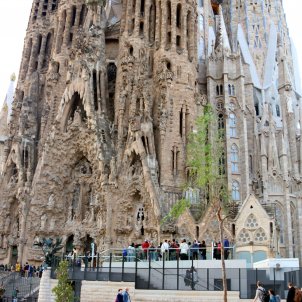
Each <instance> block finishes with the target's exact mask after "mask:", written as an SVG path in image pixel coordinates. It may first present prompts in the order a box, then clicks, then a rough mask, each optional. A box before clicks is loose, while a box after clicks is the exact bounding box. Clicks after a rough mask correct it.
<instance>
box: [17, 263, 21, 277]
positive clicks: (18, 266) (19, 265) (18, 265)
mask: <svg viewBox="0 0 302 302" xmlns="http://www.w3.org/2000/svg"><path fill="white" fill-rule="evenodd" d="M16 272H17V273H18V274H21V264H20V263H19V262H17V263H16Z"/></svg>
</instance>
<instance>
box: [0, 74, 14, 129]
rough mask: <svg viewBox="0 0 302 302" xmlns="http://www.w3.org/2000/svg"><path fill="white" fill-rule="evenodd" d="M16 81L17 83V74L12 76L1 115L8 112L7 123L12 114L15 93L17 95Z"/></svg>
mask: <svg viewBox="0 0 302 302" xmlns="http://www.w3.org/2000/svg"><path fill="white" fill-rule="evenodd" d="M15 81H16V75H15V73H13V74H12V75H11V76H10V83H9V86H8V90H7V93H6V96H5V99H4V102H3V105H2V109H1V114H2V111H7V113H6V115H7V123H8V122H9V119H10V115H11V112H12V105H13V100H14V93H15Z"/></svg>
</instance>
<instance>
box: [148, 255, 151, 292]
mask: <svg viewBox="0 0 302 302" xmlns="http://www.w3.org/2000/svg"><path fill="white" fill-rule="evenodd" d="M150 279H151V257H150V255H149V270H148V289H150Z"/></svg>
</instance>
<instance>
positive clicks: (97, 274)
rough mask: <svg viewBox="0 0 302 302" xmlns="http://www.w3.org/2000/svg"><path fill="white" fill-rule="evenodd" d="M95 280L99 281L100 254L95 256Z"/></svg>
mask: <svg viewBox="0 0 302 302" xmlns="http://www.w3.org/2000/svg"><path fill="white" fill-rule="evenodd" d="M96 262H97V263H96V280H98V279H99V265H100V253H98V254H97V260H96Z"/></svg>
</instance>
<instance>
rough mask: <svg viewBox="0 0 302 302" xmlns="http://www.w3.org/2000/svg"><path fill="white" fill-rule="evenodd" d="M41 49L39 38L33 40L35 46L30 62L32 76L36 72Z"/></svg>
mask: <svg viewBox="0 0 302 302" xmlns="http://www.w3.org/2000/svg"><path fill="white" fill-rule="evenodd" d="M38 47H39V36H36V37H35V38H34V40H33V46H32V49H31V54H30V60H29V64H28V65H29V73H30V74H32V73H33V71H35V65H36V60H37V56H38Z"/></svg>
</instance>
